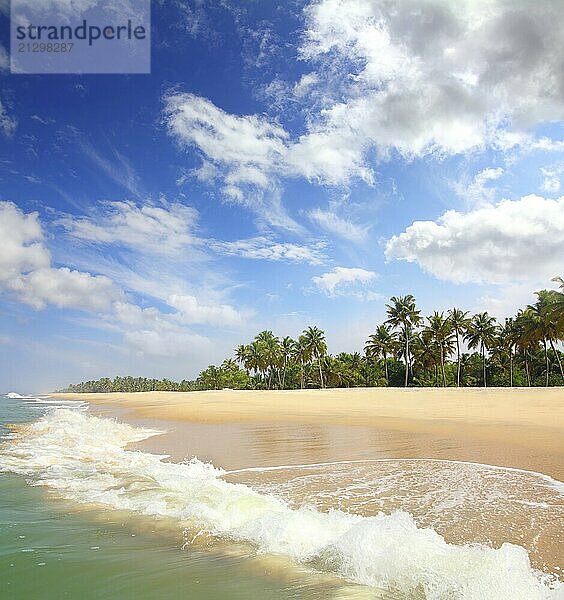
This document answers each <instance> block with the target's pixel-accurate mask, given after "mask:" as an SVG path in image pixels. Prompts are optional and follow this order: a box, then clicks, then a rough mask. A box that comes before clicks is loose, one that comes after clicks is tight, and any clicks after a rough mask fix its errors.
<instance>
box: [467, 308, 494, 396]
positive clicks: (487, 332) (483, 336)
mask: <svg viewBox="0 0 564 600" xmlns="http://www.w3.org/2000/svg"><path fill="white" fill-rule="evenodd" d="M496 329H497V328H496V324H495V317H491V316H490V315H488V313H487V312H482V313H478V314H477V315H474V316H473V317H472V319H471V321H470V325H469V326H468V330H467V331H466V334H465V336H464V339H465V340H466V341H467V342H468V347H469V348H470V349H474V348H478V347H479V348H480V356H481V357H482V367H483V376H484V387H487V377H486V350H488V349H489V348H490V346H491V345H492V344H493V342H494V340H495V335H496Z"/></svg>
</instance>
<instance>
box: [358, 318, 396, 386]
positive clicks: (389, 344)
mask: <svg viewBox="0 0 564 600" xmlns="http://www.w3.org/2000/svg"><path fill="white" fill-rule="evenodd" d="M395 348H396V338H395V336H394V334H393V333H392V331H391V329H390V328H389V327H388V326H387V325H386V324H384V325H379V326H378V327H377V328H376V333H373V334H372V335H371V336H369V337H368V340H367V341H366V345H365V346H364V353H365V354H366V356H367V357H370V358H372V357H378V358H379V357H382V358H383V359H384V372H385V374H386V381H387V382H388V385H389V383H390V378H389V376H388V356H390V355H393V353H394V350H395Z"/></svg>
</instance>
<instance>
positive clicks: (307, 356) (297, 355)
mask: <svg viewBox="0 0 564 600" xmlns="http://www.w3.org/2000/svg"><path fill="white" fill-rule="evenodd" d="M292 355H293V357H294V360H295V361H296V362H297V363H298V364H299V365H300V388H301V389H302V390H303V389H304V368H305V365H306V364H307V363H308V362H309V361H310V360H311V349H310V347H309V346H308V343H307V339H306V337H305V336H304V335H300V337H299V338H298V339H297V341H296V342H295V344H294V347H293V348H292Z"/></svg>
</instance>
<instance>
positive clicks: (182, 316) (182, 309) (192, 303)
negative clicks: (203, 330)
mask: <svg viewBox="0 0 564 600" xmlns="http://www.w3.org/2000/svg"><path fill="white" fill-rule="evenodd" d="M168 304H169V305H170V306H172V307H173V308H175V309H176V310H177V311H178V315H177V316H178V319H179V320H180V321H182V322H183V323H187V324H193V323H208V324H210V325H217V326H221V327H229V326H233V325H241V323H242V322H243V319H242V315H241V313H240V312H239V311H238V310H236V309H235V308H233V306H230V305H229V304H215V305H211V304H202V303H201V302H200V301H199V300H198V299H197V298H196V297H195V296H191V295H187V294H184V295H179V294H173V295H171V296H170V297H169V299H168Z"/></svg>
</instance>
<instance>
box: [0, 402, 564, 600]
mask: <svg viewBox="0 0 564 600" xmlns="http://www.w3.org/2000/svg"><path fill="white" fill-rule="evenodd" d="M159 433H161V432H160V431H157V430H151V429H143V428H138V427H132V426H130V425H127V424H124V423H119V422H117V421H114V420H111V419H104V418H99V417H93V416H90V415H88V414H87V413H84V412H80V411H72V410H67V409H54V410H52V411H51V412H50V413H48V414H47V415H45V416H44V417H42V418H41V419H39V420H38V421H35V422H34V423H31V424H26V425H23V426H18V427H17V428H16V429H14V430H13V432H12V433H11V434H10V435H9V436H8V439H7V440H6V441H5V442H4V443H3V444H2V445H1V446H0V470H3V471H7V472H13V473H19V474H22V475H24V476H26V477H27V478H28V481H29V482H30V483H31V484H34V485H45V486H49V487H50V488H51V489H54V490H57V491H58V493H59V494H60V495H61V496H63V497H65V498H68V499H71V500H74V501H76V502H80V503H98V504H101V505H104V506H107V507H113V508H118V509H127V510H131V511H135V512H138V513H142V514H145V515H155V516H162V517H167V518H170V519H173V520H176V521H178V524H179V527H189V528H190V529H193V530H194V529H195V530H200V531H203V532H206V533H209V534H212V535H215V536H218V537H221V538H223V539H228V540H234V541H238V542H247V543H250V544H252V545H253V546H254V547H255V548H256V549H257V551H258V552H260V553H268V554H283V555H286V556H288V557H291V558H292V559H294V560H295V561H297V562H300V563H305V564H308V565H310V566H311V567H312V568H315V569H318V570H323V571H328V572H333V573H335V574H337V575H339V576H341V577H343V578H345V579H347V580H350V581H354V582H356V583H360V584H364V585H367V586H373V587H377V588H384V589H388V590H390V591H394V592H399V593H400V594H402V595H404V596H405V597H408V598H409V597H412V595H416V597H418V598H421V597H422V598H426V599H428V600H444V599H447V598H448V599H465V600H466V599H467V600H490V599H491V600H498V599H499V600H501V599H503V600H507V599H509V598H515V599H527V600H536V599H539V600H540V599H550V600H554V599H562V598H564V586H563V585H562V584H561V583H559V582H558V581H555V580H554V579H550V578H549V577H548V576H546V575H542V574H541V573H539V572H537V571H535V570H533V569H532V568H531V566H530V562H529V557H528V554H527V552H526V550H525V549H524V548H521V547H520V546H516V545H512V544H503V545H502V546H501V547H500V548H498V549H494V548H491V547H488V546H485V545H464V546H459V545H453V544H448V543H447V542H446V541H445V540H444V539H443V538H442V537H441V536H440V535H439V534H438V533H437V532H436V531H434V530H433V529H430V528H429V529H424V528H418V527H417V525H416V523H415V521H414V519H413V518H412V517H411V516H410V515H409V514H408V513H406V512H402V511H395V512H393V513H391V514H383V513H380V514H378V515H376V516H373V517H364V516H360V515H354V514H348V513H344V512H341V511H338V510H333V511H329V512H319V511H317V510H314V509H313V508H308V507H302V508H299V509H293V508H291V507H290V506H289V505H288V504H287V503H286V502H284V501H283V500H281V499H280V498H278V497H276V496H273V495H268V494H264V493H259V492H258V491H256V490H254V489H252V488H251V487H249V486H246V485H243V484H236V483H228V482H227V481H225V480H224V479H222V475H223V473H224V472H223V471H222V470H221V469H218V468H216V467H214V466H213V465H210V464H205V463H202V462H200V461H198V460H197V459H193V460H192V461H190V462H189V463H182V464H178V463H170V462H163V457H159V456H156V455H153V454H149V453H145V452H139V451H130V450H126V449H125V448H126V446H127V444H129V443H132V442H137V441H140V440H142V439H145V438H147V437H150V436H152V435H156V434H159Z"/></svg>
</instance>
